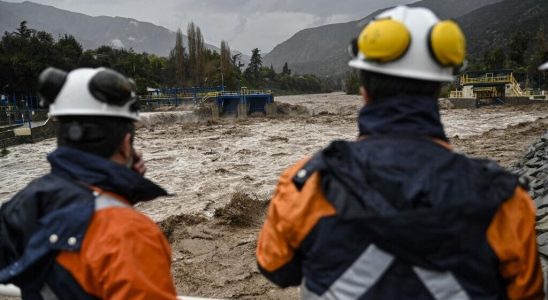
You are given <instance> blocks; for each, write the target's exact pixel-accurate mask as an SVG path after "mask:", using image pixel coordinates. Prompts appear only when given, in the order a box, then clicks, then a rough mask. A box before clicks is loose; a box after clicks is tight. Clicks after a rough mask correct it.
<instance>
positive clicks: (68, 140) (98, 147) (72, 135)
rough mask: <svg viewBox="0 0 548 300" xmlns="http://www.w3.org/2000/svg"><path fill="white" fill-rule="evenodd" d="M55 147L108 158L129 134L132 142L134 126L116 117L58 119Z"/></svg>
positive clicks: (126, 120) (130, 121)
mask: <svg viewBox="0 0 548 300" xmlns="http://www.w3.org/2000/svg"><path fill="white" fill-rule="evenodd" d="M58 119H59V127H58V130H57V145H58V146H66V147H70V148H74V149H78V150H81V151H84V152H88V153H91V154H95V155H98V156H101V157H104V158H110V157H111V156H112V155H113V154H114V153H115V152H116V150H118V148H119V147H120V145H121V144H122V142H123V140H124V137H125V136H126V134H128V133H130V134H131V137H132V142H133V136H134V135H135V126H134V124H133V121H132V120H129V119H125V118H118V117H99V116H74V117H73V116H70V117H68V116H65V117H59V118H58Z"/></svg>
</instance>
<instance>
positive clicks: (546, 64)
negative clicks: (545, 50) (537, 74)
mask: <svg viewBox="0 0 548 300" xmlns="http://www.w3.org/2000/svg"><path fill="white" fill-rule="evenodd" d="M538 69H539V70H541V71H543V70H548V62H546V63H545V64H543V65H542V66H540V67H538Z"/></svg>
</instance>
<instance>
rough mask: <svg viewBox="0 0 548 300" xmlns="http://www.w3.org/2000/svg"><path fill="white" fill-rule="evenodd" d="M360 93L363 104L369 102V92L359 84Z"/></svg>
mask: <svg viewBox="0 0 548 300" xmlns="http://www.w3.org/2000/svg"><path fill="white" fill-rule="evenodd" d="M360 93H361V94H362V98H363V103H364V104H365V105H367V104H369V103H371V97H370V96H369V93H367V90H366V89H365V88H364V87H363V86H360Z"/></svg>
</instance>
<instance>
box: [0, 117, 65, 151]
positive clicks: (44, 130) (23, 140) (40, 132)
mask: <svg viewBox="0 0 548 300" xmlns="http://www.w3.org/2000/svg"><path fill="white" fill-rule="evenodd" d="M56 131H57V122H55V121H53V120H51V119H50V120H49V121H48V122H47V123H46V124H45V125H43V126H39V127H35V128H32V130H31V135H28V136H15V134H14V131H13V130H9V131H4V132H0V149H3V148H7V147H11V146H16V145H21V144H27V143H35V142H39V141H42V140H45V139H49V138H53V137H55V135H56Z"/></svg>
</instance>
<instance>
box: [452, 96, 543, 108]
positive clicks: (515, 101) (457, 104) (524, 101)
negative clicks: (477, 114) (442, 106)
mask: <svg viewBox="0 0 548 300" xmlns="http://www.w3.org/2000/svg"><path fill="white" fill-rule="evenodd" d="M448 100H449V101H450V102H451V104H452V105H453V108H476V107H477V106H476V103H477V100H476V99H465V98H453V99H448ZM502 101H504V105H531V104H538V103H544V104H546V105H548V101H543V100H530V99H529V98H527V97H506V98H504V99H502ZM487 102H489V101H487V100H482V104H483V105H485V104H487ZM491 104H500V103H499V102H496V101H491Z"/></svg>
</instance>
